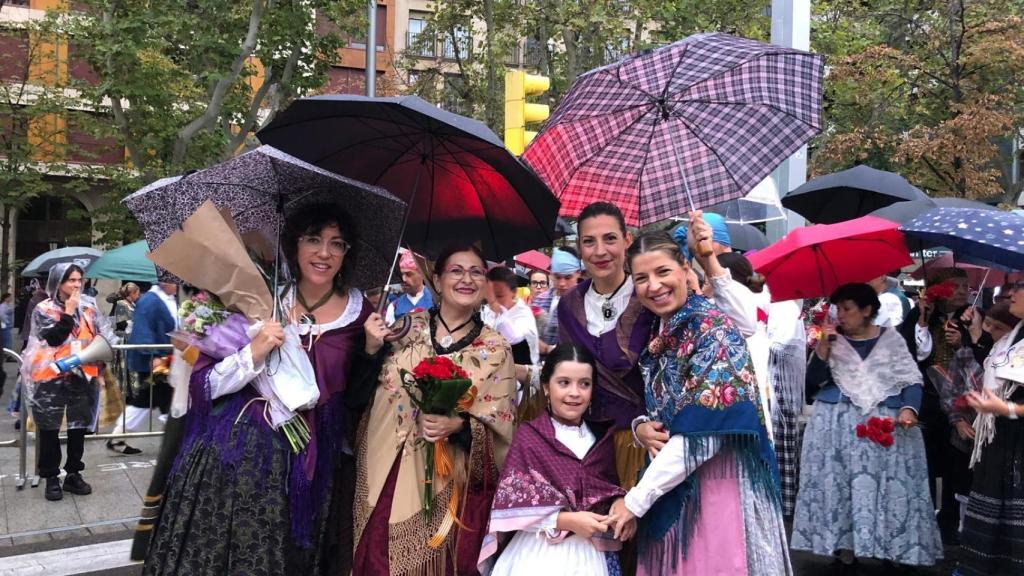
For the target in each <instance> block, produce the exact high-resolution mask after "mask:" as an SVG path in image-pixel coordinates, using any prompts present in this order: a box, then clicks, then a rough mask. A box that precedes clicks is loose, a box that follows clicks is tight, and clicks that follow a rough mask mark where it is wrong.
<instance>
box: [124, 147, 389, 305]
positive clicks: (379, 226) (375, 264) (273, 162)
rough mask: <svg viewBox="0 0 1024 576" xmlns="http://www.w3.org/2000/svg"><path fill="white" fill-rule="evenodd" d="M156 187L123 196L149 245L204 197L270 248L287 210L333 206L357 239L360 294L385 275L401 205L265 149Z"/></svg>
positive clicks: (175, 226) (375, 190)
mask: <svg viewBox="0 0 1024 576" xmlns="http://www.w3.org/2000/svg"><path fill="white" fill-rule="evenodd" d="M162 182H163V185H160V186H156V185H150V186H147V187H146V188H143V189H142V190H139V191H138V192H135V193H134V194H132V195H130V196H128V197H127V198H125V199H124V203H125V205H126V206H127V207H128V209H129V210H131V211H132V213H133V214H134V215H135V217H136V218H137V219H138V220H139V223H140V224H142V227H143V231H144V232H145V235H146V240H147V241H148V243H149V245H150V246H153V247H156V246H159V245H160V244H161V243H162V242H163V241H164V240H166V239H167V238H168V237H169V236H170V235H171V234H172V233H173V232H174V231H175V230H177V229H179V228H180V227H181V225H182V222H184V221H185V220H186V219H187V218H188V217H189V216H191V215H192V214H193V213H194V212H195V211H196V210H197V209H198V208H199V206H201V205H202V204H203V202H205V201H206V200H211V201H213V203H214V204H215V205H216V206H217V207H218V208H220V209H226V210H228V211H230V212H231V216H232V218H233V219H234V221H235V224H236V225H237V227H238V231H239V232H240V233H241V234H243V235H246V234H249V233H258V234H259V235H261V236H262V237H263V240H264V241H265V242H269V244H267V246H269V247H271V250H273V248H275V247H276V246H277V239H278V237H279V235H280V232H281V229H282V227H283V221H284V218H285V217H287V215H288V214H289V213H291V212H292V211H294V210H296V209H298V208H301V207H303V206H306V205H309V204H313V203H336V204H338V205H339V206H340V207H342V208H343V209H344V210H345V211H346V212H347V213H348V214H349V216H351V220H352V225H353V226H354V227H355V235H356V236H357V237H358V238H359V241H358V245H357V246H356V248H357V250H358V254H359V264H358V265H357V266H356V267H355V273H354V274H353V277H352V282H353V284H354V285H355V286H356V287H358V288H361V289H367V288H373V287H379V286H381V285H383V284H384V282H385V279H386V278H387V277H388V273H389V272H390V268H391V263H392V262H393V260H394V254H395V251H396V249H397V248H398V240H399V238H401V229H402V220H403V218H404V215H405V210H406V205H405V203H404V202H403V201H401V200H400V199H398V198H396V197H394V196H392V195H391V194H389V193H388V192H387V191H386V190H383V189H381V188H377V187H375V186H370V185H368V184H364V183H362V182H357V181H355V180H351V179H349V178H344V177H342V176H338V175H337V174H334V173H332V172H328V171H326V170H323V169H320V168H317V167H316V166H313V165H311V164H308V163H306V162H303V161H302V160H299V159H298V158H294V157H292V156H290V155H288V154H285V153H284V152H281V151H280V150H277V149H275V148H273V147H271V146H261V147H259V148H257V149H255V150H253V151H251V152H247V153H245V154H242V155H241V156H237V157H235V158H232V159H231V160H228V161H226V162H222V163H220V164H217V165H216V166H212V167H210V168H207V169H205V170H200V171H198V172H193V173H192V174H189V175H187V176H184V177H182V178H177V179H166V180H165V181H162ZM154 210H156V211H158V213H157V214H154V212H153V211H154ZM168 279H171V278H168Z"/></svg>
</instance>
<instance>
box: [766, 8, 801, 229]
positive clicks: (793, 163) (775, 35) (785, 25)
mask: <svg viewBox="0 0 1024 576" xmlns="http://www.w3.org/2000/svg"><path fill="white" fill-rule="evenodd" d="M772 44H775V45H778V46H785V47H787V48H796V49H798V50H810V48H811V1H810V0H772ZM772 180H774V181H775V189H776V190H777V191H778V194H779V196H780V197H781V196H782V195H783V194H785V193H786V192H789V191H790V190H792V189H794V188H796V187H798V186H800V185H801V184H803V183H804V182H806V181H807V146H804V147H802V148H800V149H799V150H797V151H796V152H795V153H794V154H793V155H792V156H790V157H789V158H788V159H786V161H785V162H783V163H782V165H780V166H779V167H778V168H776V169H775V172H773V173H772ZM786 216H787V217H786V219H785V220H776V221H774V222H767V223H766V224H765V226H766V228H767V232H768V240H770V241H773V242H774V241H775V240H778V239H779V238H781V237H782V236H784V235H785V234H786V233H787V232H789V231H790V230H793V229H794V228H799V227H800V226H803V225H804V223H805V221H804V217H803V216H800V215H799V214H797V213H796V212H793V211H790V210H787V211H786Z"/></svg>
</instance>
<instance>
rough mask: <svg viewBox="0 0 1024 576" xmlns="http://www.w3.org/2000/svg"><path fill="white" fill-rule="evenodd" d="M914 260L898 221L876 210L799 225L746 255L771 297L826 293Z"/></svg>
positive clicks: (895, 268)
mask: <svg viewBox="0 0 1024 576" xmlns="http://www.w3.org/2000/svg"><path fill="white" fill-rule="evenodd" d="M866 254H869V255H870V257H865V255H866ZM912 262H913V261H912V260H911V259H910V254H909V253H908V252H907V247H906V245H905V244H904V242H903V235H902V234H900V232H899V230H897V228H896V224H895V223H893V222H890V221H888V220H882V219H881V218H875V217H874V216H863V217H861V218H857V219H854V220H849V221H846V222H840V223H838V224H819V225H816V226H805V227H803V228H797V229H796V230H793V231H792V232H790V233H789V234H786V235H785V236H784V237H783V238H782V239H781V240H779V241H778V242H776V243H775V244H772V245H771V246H769V247H767V248H765V249H764V250H758V251H757V252H755V253H754V254H751V255H750V263H751V264H752V265H753V266H754V270H757V271H758V272H760V273H761V274H763V275H764V277H765V280H766V281H767V282H768V287H769V288H770V289H771V294H772V301H780V300H795V299H798V298H817V297H821V296H829V295H831V294H832V292H834V291H835V289H836V288H838V287H839V286H842V285H843V284H847V283H849V282H867V281H868V280H871V279H873V278H877V277H879V276H881V275H883V274H886V273H888V272H891V271H892V270H898V269H899V268H902V267H904V266H906V265H907V264H910V263H912Z"/></svg>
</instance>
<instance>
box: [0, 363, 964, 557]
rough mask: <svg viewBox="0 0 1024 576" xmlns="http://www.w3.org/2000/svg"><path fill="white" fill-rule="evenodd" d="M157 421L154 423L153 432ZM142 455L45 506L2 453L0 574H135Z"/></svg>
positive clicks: (98, 459)
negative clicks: (85, 491) (79, 492)
mask: <svg viewBox="0 0 1024 576" xmlns="http://www.w3.org/2000/svg"><path fill="white" fill-rule="evenodd" d="M13 366H14V364H11V363H8V364H6V365H5V371H6V372H7V374H8V378H7V382H6V385H5V386H4V389H3V402H2V406H4V407H6V403H7V398H8V397H9V393H10V391H11V390H12V389H13V382H14V380H13V377H12V375H13V372H14V368H13ZM158 425H159V423H158V422H157V426H158ZM17 434H18V433H17V431H16V430H15V429H14V418H12V417H10V416H9V415H8V414H7V412H6V409H3V410H0V443H2V442H4V441H6V440H11V439H13V438H15V437H16V436H17ZM130 443H131V444H132V445H133V446H136V447H138V448H141V449H142V451H143V452H142V454H138V455H135V456H123V455H120V454H116V453H114V452H111V451H109V450H108V449H107V448H106V446H105V442H104V441H103V440H88V439H87V440H86V446H85V457H84V462H85V465H86V469H85V472H84V473H83V476H84V477H85V479H86V480H87V481H88V482H89V483H90V484H92V487H93V493H92V494H91V495H89V496H75V495H73V494H70V493H65V494H64V499H63V500H61V501H58V502H49V501H47V500H46V499H45V498H44V497H43V487H44V485H45V482H40V484H39V486H38V487H35V488H33V487H31V485H30V483H26V485H25V487H24V488H22V489H18V488H17V487H16V481H17V477H18V462H19V450H18V448H15V447H0V576H24V575H33V574H45V575H46V576H72V575H78V576H84V575H88V576H100V575H103V576H138V575H139V574H141V566H140V565H139V564H133V563H131V562H130V561H129V560H128V550H129V548H130V545H131V542H130V539H131V537H132V533H133V531H134V529H135V521H136V519H137V517H138V515H139V511H140V509H141V507H142V496H143V494H145V492H146V488H147V486H148V485H149V479H150V475H151V474H152V469H153V466H154V464H155V461H154V458H155V457H156V454H157V452H158V450H159V447H160V438H159V437H150V438H134V439H132V440H131V442H130ZM34 449H35V442H34V439H32V438H30V439H29V443H28V450H27V458H28V467H27V469H28V473H29V474H30V475H31V474H32V473H33V472H32V471H33V470H34V468H35V458H34ZM956 553H957V549H956V548H954V547H947V549H946V557H947V560H944V561H943V562H942V563H941V564H939V565H938V566H935V567H931V568H927V569H920V570H918V571H917V572H915V574H917V575H919V576H940V575H941V576H948V575H949V574H951V573H952V570H953V566H954V565H955V555H956ZM792 558H793V566H794V570H795V572H796V574H797V576H818V575H821V576H828V575H831V574H832V573H833V571H832V568H831V559H830V558H822V557H818V556H813V555H810V554H804V553H794V554H793V555H792ZM882 572H883V571H882V567H881V564H880V563H878V562H874V561H870V560H868V561H864V562H862V568H861V573H862V574H864V575H874V574H879V575H881V574H882Z"/></svg>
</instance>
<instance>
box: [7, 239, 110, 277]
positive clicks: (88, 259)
mask: <svg viewBox="0 0 1024 576" xmlns="http://www.w3.org/2000/svg"><path fill="white" fill-rule="evenodd" d="M102 255H103V251H102V250H97V249H95V248H89V247H87V246H68V247H66V248H57V249H56V250H50V251H49V252H43V253H42V254H40V255H39V256H36V257H35V258H33V259H32V261H31V262H29V263H28V266H25V269H24V270H22V271H21V275H22V276H24V277H32V276H42V275H44V274H47V273H49V272H50V268H51V267H52V266H53V265H54V264H63V263H67V262H70V263H72V264H77V265H78V266H80V267H81V268H82V269H83V270H84V269H85V268H87V267H88V266H89V265H90V264H92V263H93V262H94V261H95V260H96V259H97V258H99V257H100V256H102Z"/></svg>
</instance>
